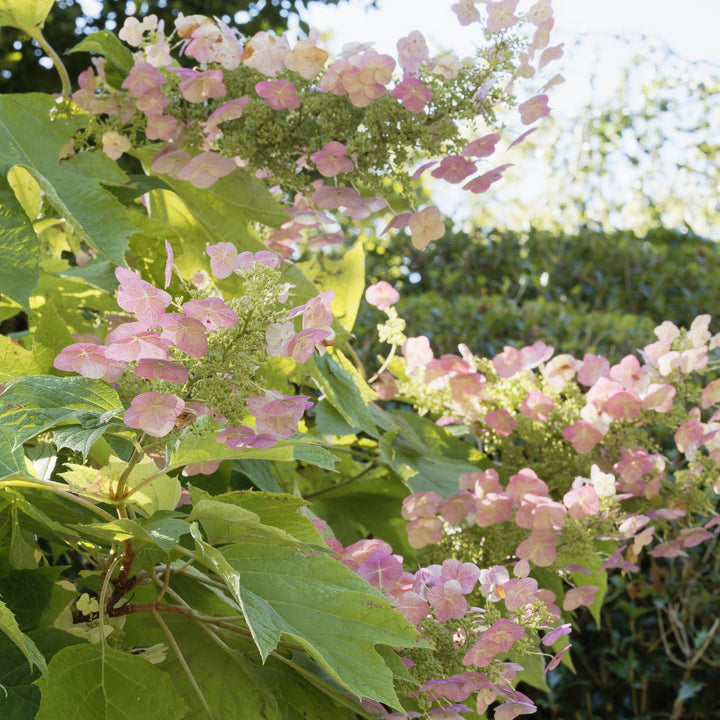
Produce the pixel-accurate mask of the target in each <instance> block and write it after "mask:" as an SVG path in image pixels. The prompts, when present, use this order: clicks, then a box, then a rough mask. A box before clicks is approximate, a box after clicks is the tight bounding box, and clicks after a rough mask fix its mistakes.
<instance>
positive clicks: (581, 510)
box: [563, 485, 600, 520]
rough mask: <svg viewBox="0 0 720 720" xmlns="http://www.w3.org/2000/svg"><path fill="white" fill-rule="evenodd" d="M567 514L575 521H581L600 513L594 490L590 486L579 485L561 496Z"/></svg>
mask: <svg viewBox="0 0 720 720" xmlns="http://www.w3.org/2000/svg"><path fill="white" fill-rule="evenodd" d="M563 502H564V503H565V505H566V507H567V509H568V514H569V515H570V517H571V518H574V519H575V520H582V519H583V518H586V517H589V516H590V515H597V514H598V513H599V512H600V504H599V501H598V496H597V492H596V490H595V488H594V487H593V486H592V485H581V486H580V487H577V488H574V489H572V490H569V491H568V492H566V493H565V495H563Z"/></svg>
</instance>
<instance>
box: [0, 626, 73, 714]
mask: <svg viewBox="0 0 720 720" xmlns="http://www.w3.org/2000/svg"><path fill="white" fill-rule="evenodd" d="M25 637H27V638H29V639H31V641H34V642H35V643H36V645H37V647H38V649H39V650H40V652H41V653H42V655H43V656H44V658H45V660H50V658H52V656H53V655H54V654H55V653H56V652H57V651H58V650H60V649H61V648H63V647H67V646H68V645H77V644H79V643H82V642H84V641H83V640H81V639H80V638H77V637H75V636H74V635H70V634H69V633H66V632H64V631H62V630H58V629H56V628H46V629H44V630H40V631H35V632H33V633H31V634H30V635H26V636H25ZM39 675H40V673H39V672H38V671H37V670H33V669H32V668H31V667H30V666H29V665H28V663H27V660H26V659H25V657H24V655H23V654H22V652H21V650H19V649H18V648H16V647H15V646H14V645H13V644H12V643H11V641H10V640H9V638H7V637H5V636H4V635H0V717H2V718H7V720H33V718H34V717H35V715H36V714H37V711H38V708H39V707H40V689H39V688H38V687H37V686H36V685H35V684H34V681H35V680H37V678H38V677H39ZM3 691H4V692H3Z"/></svg>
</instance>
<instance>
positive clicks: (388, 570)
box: [356, 550, 403, 592]
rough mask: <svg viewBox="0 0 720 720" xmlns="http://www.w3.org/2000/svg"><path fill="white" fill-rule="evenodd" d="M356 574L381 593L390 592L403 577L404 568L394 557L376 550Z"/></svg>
mask: <svg viewBox="0 0 720 720" xmlns="http://www.w3.org/2000/svg"><path fill="white" fill-rule="evenodd" d="M356 572H357V574H358V575H359V576H360V577H361V578H362V579H363V580H365V581H367V582H369V583H370V584H371V585H372V586H373V587H374V588H376V589H377V590H379V591H380V592H390V591H391V590H392V589H393V588H394V586H395V583H396V582H397V581H398V580H399V579H400V577H401V576H402V574H403V566H402V563H401V562H400V561H399V560H398V559H397V557H395V556H394V555H391V554H390V553H387V552H385V551H383V550H374V551H373V552H371V553H370V555H369V556H368V558H367V559H366V560H365V561H364V562H363V563H362V564H361V565H360V566H359V567H358V569H357V571H356Z"/></svg>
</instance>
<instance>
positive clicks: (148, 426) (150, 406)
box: [123, 392, 185, 437]
mask: <svg viewBox="0 0 720 720" xmlns="http://www.w3.org/2000/svg"><path fill="white" fill-rule="evenodd" d="M184 408H185V402H184V401H183V400H182V399H181V398H179V397H178V396H177V395H167V394H166V393H161V392H146V393H142V394H140V395H136V396H135V397H134V398H133V399H132V402H131V403H130V407H129V408H128V409H127V410H126V411H125V415H124V416H123V421H124V422H125V424H126V425H127V426H128V427H131V428H139V429H140V430H142V431H143V432H146V433H147V434H148V435H152V436H153V437H164V436H165V435H167V434H168V433H169V432H170V431H171V430H172V429H173V428H174V427H175V421H176V420H177V419H178V417H179V416H180V413H181V412H182V411H183V409H184Z"/></svg>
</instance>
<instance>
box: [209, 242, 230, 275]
mask: <svg viewBox="0 0 720 720" xmlns="http://www.w3.org/2000/svg"><path fill="white" fill-rule="evenodd" d="M206 252H207V254H208V255H209V256H210V269H211V270H212V271H213V275H215V277H216V278H217V279H218V280H224V279H225V278H227V277H230V275H232V274H233V272H235V269H236V268H237V263H238V251H237V248H236V247H235V245H233V244H232V243H229V242H220V243H216V244H215V245H208V246H207V249H206Z"/></svg>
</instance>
